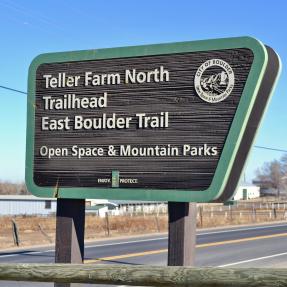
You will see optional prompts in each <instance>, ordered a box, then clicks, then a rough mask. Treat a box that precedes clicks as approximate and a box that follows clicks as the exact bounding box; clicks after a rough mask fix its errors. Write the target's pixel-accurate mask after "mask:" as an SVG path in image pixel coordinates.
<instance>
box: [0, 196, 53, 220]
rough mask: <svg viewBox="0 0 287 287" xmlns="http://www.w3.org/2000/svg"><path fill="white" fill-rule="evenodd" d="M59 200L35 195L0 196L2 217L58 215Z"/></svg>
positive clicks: (0, 214)
mask: <svg viewBox="0 0 287 287" xmlns="http://www.w3.org/2000/svg"><path fill="white" fill-rule="evenodd" d="M56 208H57V199H55V198H39V197H36V196H34V195H0V216H3V215H49V214H52V213H56Z"/></svg>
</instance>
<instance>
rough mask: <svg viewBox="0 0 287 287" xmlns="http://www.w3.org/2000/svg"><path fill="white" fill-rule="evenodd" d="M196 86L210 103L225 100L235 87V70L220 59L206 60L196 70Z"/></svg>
mask: <svg viewBox="0 0 287 287" xmlns="http://www.w3.org/2000/svg"><path fill="white" fill-rule="evenodd" d="M194 87H195V90H196V92H197V94H198V95H199V97H200V98H201V99H203V100H204V101H206V102H208V103H218V102H221V101H223V100H225V99H226V98H227V97H228V96H229V95H230V93H231V92H232V89H233V87H234V72H233V70H232V68H231V67H230V65H229V64H228V63H226V62H225V61H223V60H220V59H211V60H208V61H206V62H204V63H203V64H202V65H201V66H200V67H199V68H198V70H197V71H196V73H195V78H194Z"/></svg>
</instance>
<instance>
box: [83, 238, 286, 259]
mask: <svg viewBox="0 0 287 287" xmlns="http://www.w3.org/2000/svg"><path fill="white" fill-rule="evenodd" d="M284 236H287V233H278V234H272V235H261V236H255V237H249V238H241V239H232V240H225V241H218V242H211V243H203V244H197V245H196V248H205V247H212V246H220V245H225V244H234V243H241V242H247V241H254V240H261V239H269V238H275V237H284ZM165 252H167V249H166V248H165V249H158V250H151V251H143V252H136V253H128V254H122V255H115V256H108V257H103V258H97V259H87V260H85V263H88V264H89V263H99V262H101V261H112V260H116V259H124V258H130V257H139V256H146V255H153V254H160V253H165Z"/></svg>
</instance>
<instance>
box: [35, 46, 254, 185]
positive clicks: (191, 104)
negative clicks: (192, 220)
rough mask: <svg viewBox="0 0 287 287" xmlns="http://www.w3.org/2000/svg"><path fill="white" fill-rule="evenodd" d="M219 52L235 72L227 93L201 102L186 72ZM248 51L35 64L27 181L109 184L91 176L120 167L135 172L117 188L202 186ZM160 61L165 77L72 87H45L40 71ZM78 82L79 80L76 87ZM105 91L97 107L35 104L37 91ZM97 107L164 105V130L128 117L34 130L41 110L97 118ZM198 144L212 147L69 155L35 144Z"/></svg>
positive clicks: (122, 110)
mask: <svg viewBox="0 0 287 287" xmlns="http://www.w3.org/2000/svg"><path fill="white" fill-rule="evenodd" d="M213 58H219V59H222V60H224V61H226V62H228V63H229V64H230V65H231V66H232V69H233V71H234V74H235V86H234V88H233V91H232V93H231V95H230V96H229V97H228V98H227V99H225V100H224V101H222V102H220V103H216V104H211V103H207V102H204V101H203V100H202V99H200V98H199V96H198V95H197V94H196V92H195V89H194V76H195V73H196V71H197V69H198V67H199V66H200V65H201V64H202V63H204V62H205V61H206V60H209V59H213ZM252 62H253V53H252V51H251V50H248V49H229V50H219V51H208V52H194V53H181V54H173V55H157V56H145V57H136V58H122V59H121V58H119V59H106V60H95V61H83V62H68V63H50V64H42V65H40V66H39V68H38V70H37V79H36V109H35V146H34V150H35V155H34V181H35V183H36V184H37V185H39V186H55V185H56V184H58V186H59V187H110V186H111V184H109V183H99V182H98V178H110V177H111V172H112V170H117V171H119V172H120V177H121V178H136V179H138V183H136V184H133V185H132V186H131V185H129V184H126V183H121V184H120V187H133V188H137V187H138V188H157V189H160V188H162V189H163V188H165V189H167V188H168V189H175V188H176V189H195V190H204V189H206V188H208V187H209V185H210V183H211V181H212V179H213V175H214V172H215V170H216V167H217V163H218V160H219V158H220V154H221V151H222V148H223V146H224V143H225V139H226V136H227V133H228V130H229V128H230V125H231V123H232V120H233V117H234V114H235V112H236V109H237V106H238V103H239V101H240V98H241V94H242V91H243V89H244V85H245V82H246V79H247V77H248V74H249V71H250V67H251V65H252ZM159 66H164V67H165V68H166V69H168V70H169V72H170V81H169V82H160V83H155V82H150V83H143V84H125V83H121V84H119V85H109V86H96V87H89V86H87V87H84V86H83V83H81V82H80V86H79V87H73V88H54V89H52V88H49V89H46V88H45V81H44V79H43V74H52V75H54V76H55V75H57V73H59V72H65V73H67V75H74V76H76V75H80V76H83V74H84V73H85V72H86V71H93V72H95V73H98V74H101V73H120V74H121V75H122V76H123V72H124V71H125V70H126V69H133V68H136V69H137V70H138V71H149V70H153V69H155V68H158V67H159ZM81 84H82V86H81ZM104 92H107V93H108V107H107V108H104V109H100V110H97V109H96V110H94V109H93V110H89V109H80V110H67V111H59V110H52V111H49V112H47V111H46V110H44V108H43V100H42V96H43V95H50V96H62V95H63V94H66V93H75V94H76V95H77V96H78V97H83V96H85V97H89V96H95V95H101V94H102V93H104ZM103 112H105V113H107V114H109V115H111V114H112V113H116V114H118V115H121V116H131V115H135V113H141V112H144V113H148V114H158V113H160V112H169V115H170V122H169V127H168V128H167V129H163V128H158V129H148V128H146V129H138V128H137V126H136V122H135V121H132V123H131V128H130V129H126V130H120V129H118V130H116V129H114V130H86V131H83V130H77V131H75V130H72V129H71V130H68V131H64V132H63V131H53V132H51V131H41V117H42V116H51V117H53V118H55V119H57V118H61V117H63V116H70V117H71V118H73V117H74V116H75V115H82V116H84V117H100V116H101V114H102V113H103ZM204 143H206V144H209V145H213V146H217V147H218V151H219V152H218V155H216V156H214V157H210V156H209V157H201V156H192V157H183V156H177V157H168V156H167V157H108V156H104V157H99V158H97V157H90V158H88V157H85V158H82V159H81V160H78V159H76V158H75V157H71V156H69V157H59V158H54V159H47V158H42V157H41V156H40V155H39V148H40V147H41V146H43V145H46V146H49V147H67V148H68V149H69V150H70V149H71V147H72V146H73V145H78V146H81V147H99V146H103V147H107V146H108V145H114V146H116V147H118V146H119V145H127V144H130V145H132V146H135V147H146V146H155V145H159V146H164V145H167V144H171V145H172V146H176V147H181V146H182V145H183V144H190V145H192V146H195V147H198V146H202V145H203V144H204Z"/></svg>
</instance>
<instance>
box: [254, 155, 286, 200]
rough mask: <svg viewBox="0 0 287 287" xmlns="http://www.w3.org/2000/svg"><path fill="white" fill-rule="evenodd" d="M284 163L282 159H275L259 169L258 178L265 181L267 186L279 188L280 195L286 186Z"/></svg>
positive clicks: (278, 194) (278, 193)
mask: <svg viewBox="0 0 287 287" xmlns="http://www.w3.org/2000/svg"><path fill="white" fill-rule="evenodd" d="M284 176H285V174H284V165H283V164H282V160H280V161H278V160H273V161H271V162H268V163H265V164H264V165H263V167H262V168H261V169H259V170H257V179H258V180H259V181H262V182H265V183H266V185H267V186H269V187H271V188H274V189H276V190H277V196H278V197H279V196H280V190H282V189H285V188H286V184H285V177H284Z"/></svg>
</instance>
